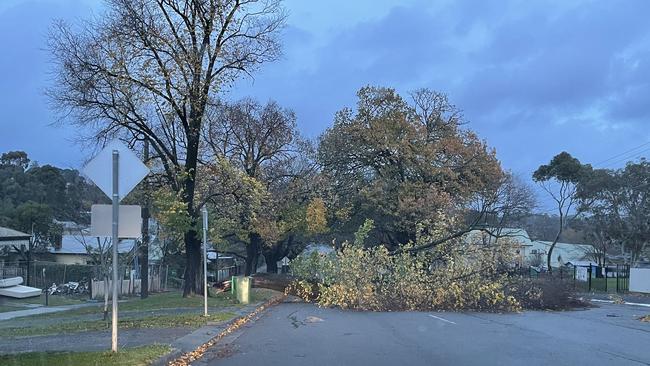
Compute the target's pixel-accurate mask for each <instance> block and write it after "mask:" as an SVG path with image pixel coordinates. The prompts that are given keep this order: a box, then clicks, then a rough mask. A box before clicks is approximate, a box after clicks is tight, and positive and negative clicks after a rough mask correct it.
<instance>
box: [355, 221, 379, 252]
mask: <svg viewBox="0 0 650 366" xmlns="http://www.w3.org/2000/svg"><path fill="white" fill-rule="evenodd" d="M374 228H375V221H374V220H371V219H366V221H364V222H363V225H361V226H360V227H359V230H357V231H356V232H355V233H354V245H356V246H358V247H363V244H364V242H365V241H366V239H367V238H368V234H369V233H370V231H372V229H374Z"/></svg>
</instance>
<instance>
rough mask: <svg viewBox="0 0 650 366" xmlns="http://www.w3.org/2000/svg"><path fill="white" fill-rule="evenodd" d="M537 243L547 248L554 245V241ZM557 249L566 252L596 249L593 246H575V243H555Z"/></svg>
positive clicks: (538, 241)
mask: <svg viewBox="0 0 650 366" xmlns="http://www.w3.org/2000/svg"><path fill="white" fill-rule="evenodd" d="M536 242H537V243H541V244H543V245H545V246H547V247H550V246H551V244H553V242H552V241H546V240H536ZM555 248H563V249H564V250H567V251H571V250H582V251H588V250H591V249H593V248H594V246H593V245H591V244H575V243H562V242H557V243H555Z"/></svg>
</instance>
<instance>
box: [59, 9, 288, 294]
mask: <svg viewBox="0 0 650 366" xmlns="http://www.w3.org/2000/svg"><path fill="white" fill-rule="evenodd" d="M284 20H285V12H284V10H283V8H282V7H281V5H280V1H279V0H109V1H107V11H106V13H105V14H104V15H103V16H102V17H99V18H96V19H94V20H91V21H88V22H85V23H83V25H82V26H81V28H80V29H78V30H74V29H73V28H71V27H70V26H68V25H66V24H64V23H58V24H56V25H55V28H54V30H53V32H52V36H51V38H50V49H51V51H52V53H53V55H54V59H55V62H56V79H55V83H56V86H55V87H53V88H52V89H51V90H50V91H49V95H50V97H51V98H52V100H53V102H54V104H55V105H56V106H57V107H58V108H60V109H61V111H62V112H63V114H64V115H66V116H67V115H68V114H73V115H74V119H73V121H74V123H76V124H78V125H80V126H82V127H83V128H85V129H88V130H90V131H91V132H92V134H93V136H94V137H95V138H96V141H98V142H102V141H105V140H106V139H110V138H114V137H119V138H123V139H136V138H137V139H142V138H144V139H147V140H149V141H150V143H151V149H152V151H153V157H154V158H155V159H158V160H159V162H160V164H159V165H160V167H161V170H160V172H159V173H160V176H161V179H163V180H164V181H165V183H166V184H167V185H168V186H169V187H170V189H171V190H172V191H174V192H176V193H178V194H179V195H180V196H181V197H182V202H183V204H184V205H185V210H186V211H187V214H188V216H189V218H190V219H191V225H190V228H189V229H188V230H187V231H186V232H185V234H184V245H185V253H186V267H185V274H184V280H185V281H184V284H185V285H184V289H183V294H184V295H185V296H186V295H189V294H191V293H196V292H198V289H199V287H200V286H201V285H200V281H199V279H198V276H197V273H198V268H199V264H200V250H199V249H200V240H199V238H198V235H197V229H196V226H197V220H198V217H199V211H200V207H199V205H197V203H196V201H195V191H196V177H197V170H198V165H199V156H201V151H200V147H201V141H200V140H201V135H202V130H203V127H204V122H205V114H206V110H207V109H208V106H209V104H210V101H211V100H215V99H216V96H217V93H218V92H220V91H223V90H224V89H225V88H226V87H228V86H229V85H230V84H231V83H232V82H233V81H234V80H235V79H237V78H238V77H239V76H240V75H241V74H249V73H250V72H251V71H253V70H254V69H255V68H256V67H257V66H258V65H259V64H261V63H264V62H267V61H272V60H274V59H276V58H277V57H278V56H279V54H280V46H279V43H278V40H277V34H278V31H279V29H280V28H281V27H282V26H283V24H284Z"/></svg>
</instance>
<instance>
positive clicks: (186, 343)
mask: <svg viewBox="0 0 650 366" xmlns="http://www.w3.org/2000/svg"><path fill="white" fill-rule="evenodd" d="M285 298H286V295H281V296H276V297H274V298H272V299H270V300H267V301H265V302H264V303H262V304H261V305H258V306H257V307H255V308H253V309H252V311H247V312H246V314H242V315H240V316H238V317H236V318H234V319H232V320H230V321H228V322H225V323H223V324H221V325H212V326H211V325H207V326H204V327H201V328H199V329H197V330H195V331H194V332H192V333H190V334H188V335H187V336H185V337H182V338H179V339H178V340H177V341H176V342H174V343H172V351H171V352H169V353H168V354H166V355H164V356H162V357H160V358H159V359H157V360H156V361H154V362H153V363H152V365H154V366H164V365H172V366H185V365H189V364H190V363H191V362H193V361H196V360H198V359H199V358H201V357H202V356H203V354H204V353H205V351H206V350H207V349H208V348H209V347H212V346H214V345H215V344H217V343H218V342H219V341H220V340H221V339H222V338H224V337H225V336H226V335H228V334H230V333H232V332H233V331H235V330H237V329H239V327H241V326H242V325H244V324H246V323H248V322H249V321H250V320H251V319H253V318H254V317H255V316H256V315H259V314H260V313H261V312H262V311H264V310H266V309H267V308H269V307H271V306H274V305H276V304H279V303H280V302H282V301H283V300H284V299H285ZM215 328H216V330H217V332H216V334H215V333H213V332H214V330H215ZM183 339H184V340H183ZM179 341H180V342H179Z"/></svg>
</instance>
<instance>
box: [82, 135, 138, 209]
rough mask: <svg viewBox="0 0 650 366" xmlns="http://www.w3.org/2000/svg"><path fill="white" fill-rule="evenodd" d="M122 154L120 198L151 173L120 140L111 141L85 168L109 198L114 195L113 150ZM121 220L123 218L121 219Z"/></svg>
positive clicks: (119, 178) (119, 173)
mask: <svg viewBox="0 0 650 366" xmlns="http://www.w3.org/2000/svg"><path fill="white" fill-rule="evenodd" d="M114 150H117V151H119V154H120V164H119V169H118V170H119V171H118V172H117V173H118V181H119V186H118V187H119V188H118V192H117V193H118V194H119V196H120V200H122V198H124V197H125V196H126V195H127V194H129V192H131V190H132V189H133V188H135V186H136V185H138V183H140V181H141V180H142V179H144V177H146V176H147V174H149V168H147V166H146V165H144V164H143V163H142V162H141V161H140V159H139V158H138V157H137V156H136V155H135V154H134V153H133V151H131V149H129V148H128V147H126V146H124V144H122V143H121V142H119V141H118V140H113V141H111V142H109V143H108V144H107V145H106V147H104V149H103V150H102V151H100V152H99V154H97V156H95V157H94V158H93V160H91V161H90V162H89V163H88V164H86V166H85V167H84V169H83V172H84V174H86V176H87V177H88V178H90V179H91V180H92V181H93V182H94V183H95V184H96V185H97V187H99V189H101V190H102V192H104V193H105V194H106V195H107V196H108V197H109V198H112V196H113V178H112V177H113V176H112V174H111V170H112V166H113V151H114ZM120 221H121V220H120Z"/></svg>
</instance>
